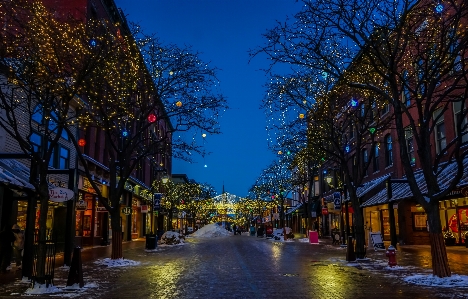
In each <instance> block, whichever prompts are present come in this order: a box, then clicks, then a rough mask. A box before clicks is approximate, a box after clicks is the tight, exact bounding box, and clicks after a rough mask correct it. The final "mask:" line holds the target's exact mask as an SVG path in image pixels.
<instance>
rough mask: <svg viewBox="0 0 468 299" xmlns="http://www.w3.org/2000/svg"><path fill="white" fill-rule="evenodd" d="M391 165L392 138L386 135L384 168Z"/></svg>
mask: <svg viewBox="0 0 468 299" xmlns="http://www.w3.org/2000/svg"><path fill="white" fill-rule="evenodd" d="M390 165H393V146H392V136H391V135H390V134H388V135H387V136H386V137H385V167H388V166H390Z"/></svg>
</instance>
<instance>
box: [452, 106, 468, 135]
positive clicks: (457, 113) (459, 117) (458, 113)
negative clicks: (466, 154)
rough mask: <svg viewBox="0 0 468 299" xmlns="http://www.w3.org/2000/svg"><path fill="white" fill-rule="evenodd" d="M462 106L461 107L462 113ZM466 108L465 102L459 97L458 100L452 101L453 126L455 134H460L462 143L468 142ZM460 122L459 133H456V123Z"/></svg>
mask: <svg viewBox="0 0 468 299" xmlns="http://www.w3.org/2000/svg"><path fill="white" fill-rule="evenodd" d="M462 108H463V110H464V111H463V114H462ZM467 109H468V107H467V106H466V102H464V101H463V99H460V101H457V102H454V103H453V114H454V117H453V121H454V127H455V134H456V136H460V135H462V136H461V138H462V143H463V144H465V143H468V122H467V119H466V115H467ZM459 122H460V128H461V133H460V134H459V133H458V123H459Z"/></svg>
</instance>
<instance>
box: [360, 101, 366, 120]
mask: <svg viewBox="0 0 468 299" xmlns="http://www.w3.org/2000/svg"><path fill="white" fill-rule="evenodd" d="M365 116H366V105H364V103H362V104H361V117H365Z"/></svg>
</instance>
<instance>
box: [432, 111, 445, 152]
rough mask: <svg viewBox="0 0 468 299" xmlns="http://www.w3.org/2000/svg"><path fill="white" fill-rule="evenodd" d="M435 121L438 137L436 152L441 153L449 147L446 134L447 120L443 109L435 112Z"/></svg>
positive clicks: (436, 136) (436, 135)
mask: <svg viewBox="0 0 468 299" xmlns="http://www.w3.org/2000/svg"><path fill="white" fill-rule="evenodd" d="M434 121H435V122H436V124H435V138H436V152H437V153H438V154H440V153H441V152H444V151H445V148H446V147H447V140H446V136H445V122H444V114H443V113H442V109H439V110H437V111H436V112H434Z"/></svg>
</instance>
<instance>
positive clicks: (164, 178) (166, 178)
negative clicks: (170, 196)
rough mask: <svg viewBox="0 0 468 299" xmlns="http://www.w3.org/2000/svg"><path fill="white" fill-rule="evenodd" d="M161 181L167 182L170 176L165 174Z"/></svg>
mask: <svg viewBox="0 0 468 299" xmlns="http://www.w3.org/2000/svg"><path fill="white" fill-rule="evenodd" d="M161 181H162V182H163V184H166V183H167V182H168V181H169V177H168V176H167V175H164V176H163V177H162V179H161Z"/></svg>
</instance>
